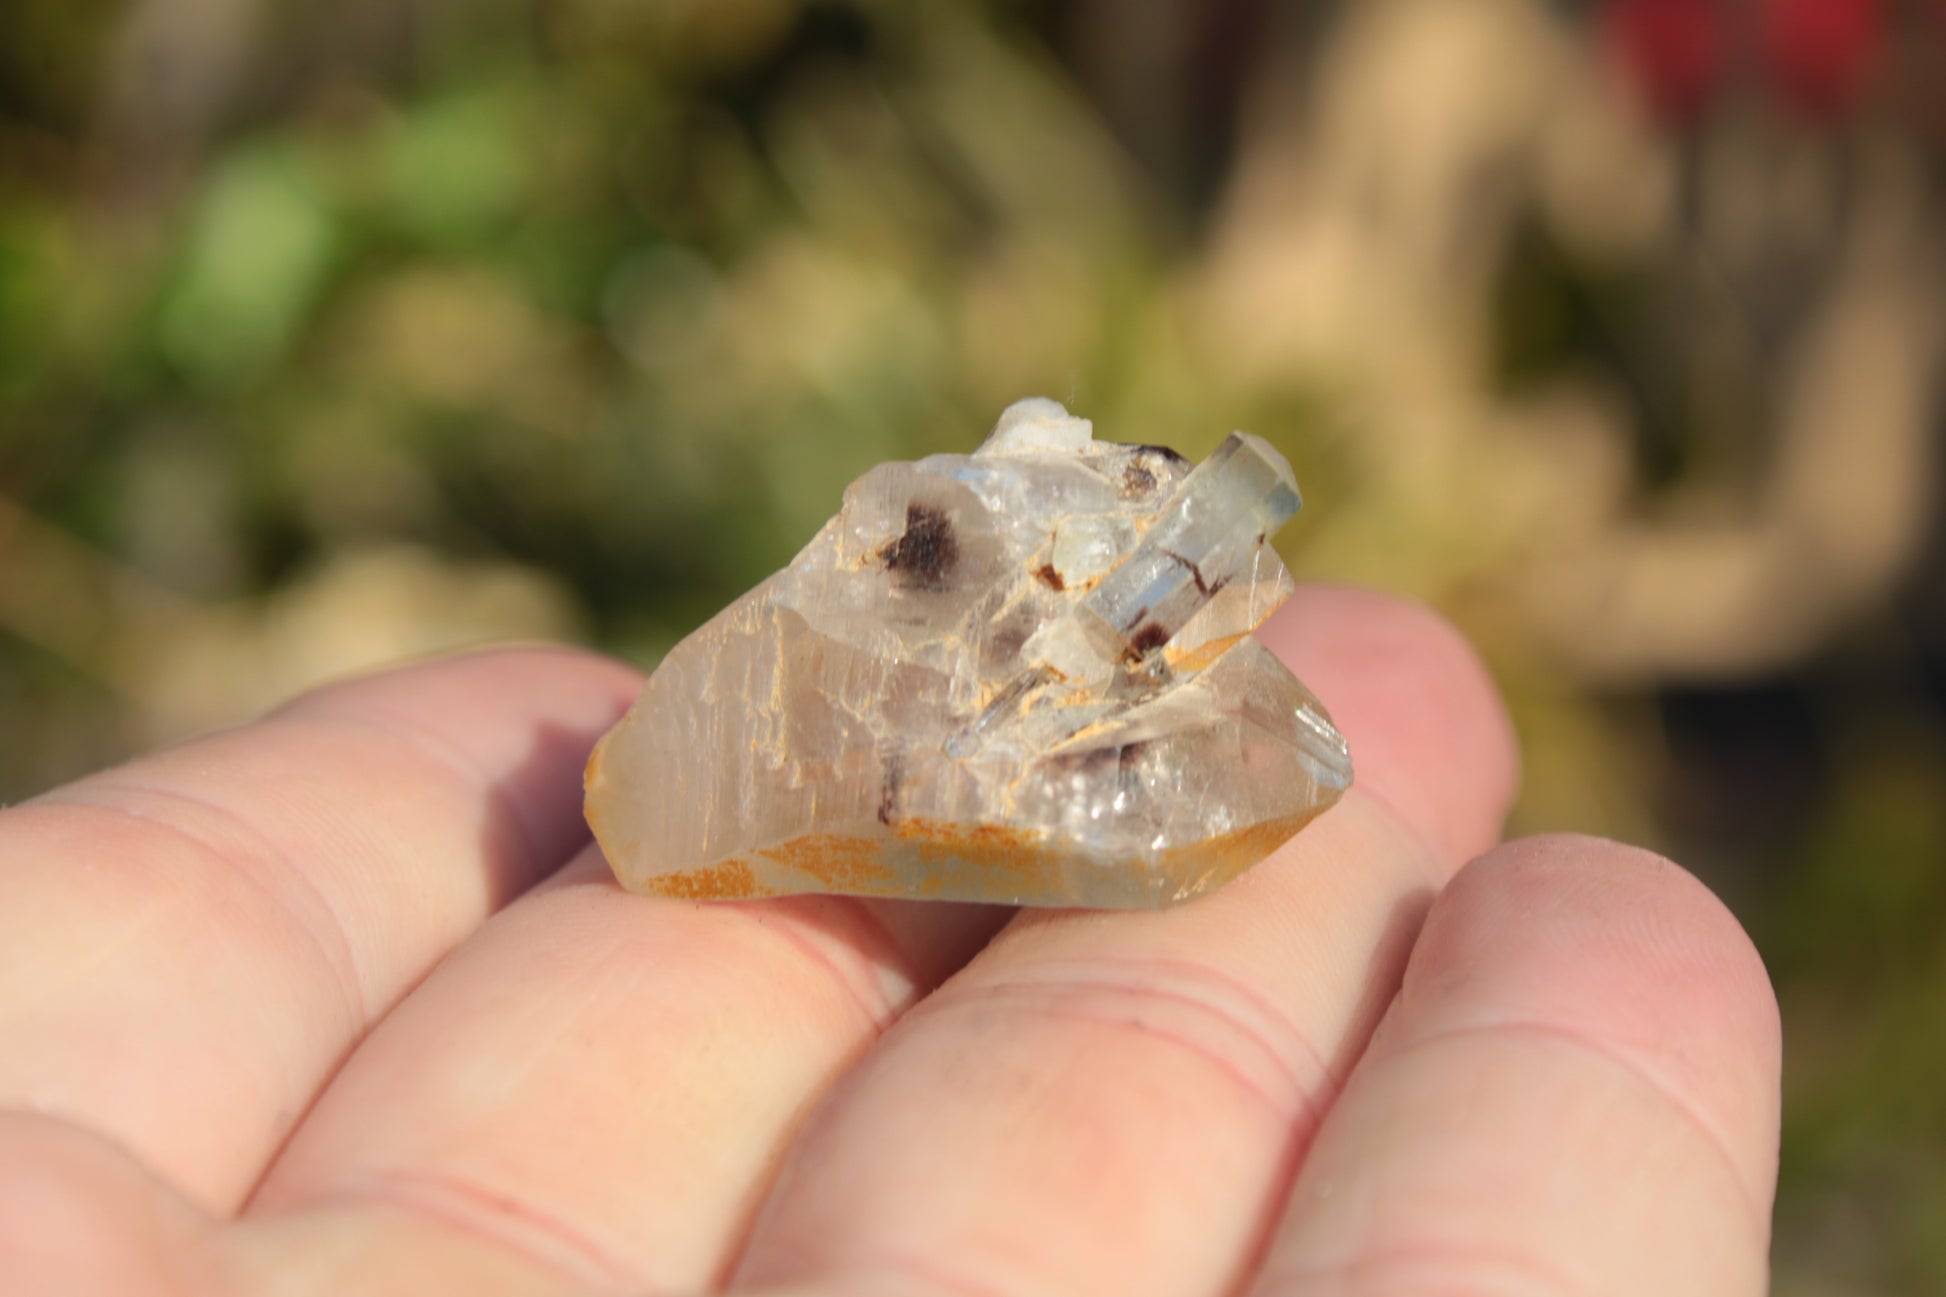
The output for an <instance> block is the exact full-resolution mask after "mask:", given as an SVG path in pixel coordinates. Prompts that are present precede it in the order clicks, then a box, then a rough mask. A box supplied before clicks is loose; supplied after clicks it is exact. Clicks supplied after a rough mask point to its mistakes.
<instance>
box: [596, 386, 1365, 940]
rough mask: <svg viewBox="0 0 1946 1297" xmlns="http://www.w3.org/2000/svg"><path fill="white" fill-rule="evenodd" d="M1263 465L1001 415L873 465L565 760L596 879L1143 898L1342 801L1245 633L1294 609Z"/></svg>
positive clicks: (1269, 472)
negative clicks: (936, 444)
mask: <svg viewBox="0 0 1946 1297" xmlns="http://www.w3.org/2000/svg"><path fill="white" fill-rule="evenodd" d="M1298 506H1299V499H1298V493H1297V484H1296V482H1295V480H1294V479H1293V478H1292V476H1291V471H1290V467H1289V465H1288V464H1286V463H1285V462H1284V459H1283V457H1282V456H1281V455H1279V454H1278V453H1277V452H1276V451H1275V450H1274V449H1272V448H1271V447H1270V446H1269V445H1268V444H1267V443H1266V442H1264V441H1263V440H1261V439H1260V438H1257V437H1253V436H1250V435H1248V434H1247V433H1237V434H1234V435H1233V436H1231V437H1230V438H1229V439H1228V440H1227V441H1225V442H1224V443H1223V444H1222V445H1221V446H1220V447H1218V449H1217V450H1216V452H1215V453H1214V454H1212V455H1211V456H1210V457H1209V459H1208V460H1206V461H1204V462H1203V463H1202V464H1200V465H1198V466H1196V467H1195V468H1193V469H1192V468H1191V467H1190V466H1189V465H1188V464H1187V463H1186V462H1185V461H1184V460H1183V459H1182V458H1181V457H1180V456H1178V455H1177V454H1176V453H1175V452H1173V451H1170V450H1166V449H1162V448H1160V447H1154V446H1127V445H1118V444H1115V443H1111V442H1100V441H1096V440H1094V438H1093V432H1092V428H1091V426H1090V424H1089V423H1088V421H1086V420H1084V419H1075V418H1071V417H1070V416H1069V415H1068V412H1067V411H1066V410H1064V409H1063V408H1062V407H1061V406H1059V405H1057V404H1056V403H1054V402H1052V401H1047V400H1029V401H1021V402H1019V403H1017V404H1016V405H1014V406H1012V407H1010V408H1009V409H1008V410H1007V411H1006V413H1005V414H1003V415H1002V416H1001V419H1000V422H999V424H998V426H997V427H995V429H994V431H993V433H992V435H991V436H989V437H988V438H987V440H986V443H985V444H984V445H982V446H981V447H980V448H979V449H978V450H977V451H975V452H974V453H973V454H971V455H934V456H931V457H930V458H927V459H923V460H920V461H918V462H917V463H893V464H882V465H880V466H879V467H877V468H875V469H873V470H871V471H870V472H868V473H866V474H865V476H863V477H861V478H860V479H858V481H856V482H854V483H853V484H852V485H851V487H850V488H849V489H848V490H847V491H846V492H845V499H844V506H843V508H842V510H841V511H840V512H839V514H838V516H837V517H836V518H833V519H832V520H831V521H830V522H829V523H827V524H826V525H825V527H824V529H823V530H822V531H820V532H819V533H818V535H817V536H816V537H815V538H814V539H813V540H812V541H811V543H810V544H809V545H808V546H806V547H805V549H804V551H803V552H802V553H800V554H799V555H798V556H797V558H796V559H795V560H793V561H792V563H791V564H790V566H789V567H787V568H785V569H784V570H783V571H781V572H779V573H777V574H776V575H775V576H773V577H771V578H770V579H769V580H768V581H765V582H764V583H763V584H762V585H760V586H758V587H757V588H756V589H755V590H753V591H751V592H750V593H749V594H747V595H745V596H744V597H743V598H741V599H739V600H738V601H737V602H736V603H734V604H732V605H731V606H730V607H729V608H727V609H725V610H724V611H723V612H722V613H720V614H718V615H717V616H716V617H715V618H714V619H713V620H711V621H710V622H709V623H708V624H707V625H705V626H703V627H702V628H701V629H700V630H698V631H696V632H695V633H694V634H693V635H691V636H690V637H689V638H688V639H686V640H684V641H683V642H682V643H681V644H678V645H677V646H676V647H675V648H674V649H673V650H672V651H671V652H670V653H669V655H668V657H667V658H665V659H664V661H663V663H662V665H661V666H660V668H658V669H657V671H656V672H655V674H654V675H653V676H652V677H651V678H650V680H649V683H648V686H647V687H646V688H645V689H644V691H643V694H642V697H641V699H640V701H638V702H637V703H636V705H635V707H634V708H633V709H632V710H631V711H630V712H629V714H628V716H627V717H625V718H624V719H623V720H622V722H621V723H620V724H618V725H617V726H616V727H615V728H614V729H613V730H612V731H610V732H609V734H608V735H607V736H606V737H605V738H603V740H602V742H601V744H600V746H598V747H597V748H596V750H595V753H594V756H593V758H592V759H591V760H590V762H589V765H588V778H587V785H588V819H589V823H590V824H591V825H593V827H594V830H595V833H596V836H597V838H598V839H599V840H600V842H601V845H602V848H603V850H604V851H606V853H607V855H608V859H609V861H610V862H611V863H612V865H613V866H614V868H615V872H616V875H617V876H618V877H619V878H620V879H621V881H622V882H623V883H624V884H625V885H627V886H628V887H629V888H631V889H632V890H635V891H639V892H647V893H654V894H661V895H675V896H691V897H747V896H769V895H778V894H783V893H791V892H848V893H857V894H865V895H877V896H908V897H939V898H948V899H956V900H975V901H993V902H1005V903H1009V904H1025V905H1073V906H1104V907H1117V908H1128V907H1148V906H1158V905H1166V904H1170V903H1172V902H1175V901H1179V900H1183V899H1185V898H1187V897H1190V896H1194V895H1196V894H1198V893H1200V892H1203V891H1207V890H1208V889H1210V888H1212V887H1215V886H1217V885H1219V884H1221V883H1222V882H1224V881H1226V880H1228V879H1229V878H1231V877H1234V876H1235V875H1236V874H1237V873H1239V872H1240V871H1242V870H1243V869H1245V868H1247V867H1249V866H1250V865H1251V864H1254V863H1255V862H1256V861H1257V860H1259V859H1261V858H1262V857H1263V856H1265V855H1266V854H1268V853H1269V852H1270V851H1271V850H1272V849H1274V848H1275V847H1276V846H1277V845H1278V844H1279V843H1281V842H1282V841H1283V840H1284V839H1286V838H1287V837H1289V836H1290V835H1291V834H1292V833H1294V832H1296V831H1297V830H1298V829H1299V828H1301V827H1302V826H1303V825H1304V824H1305V823H1306V822H1308V821H1309V820H1310V819H1312V818H1313V817H1314V816H1316V815H1318V814H1319V813H1321V812H1322V811H1324V810H1326V809H1327V808H1329V807H1330V806H1331V805H1332V804H1333V803H1334V802H1336V801H1337V799H1338V797H1339V795H1340V794H1341V793H1342V792H1343V791H1344V789H1345V788H1346V787H1347V786H1348V785H1349V783H1350V782H1351V764H1350V760H1349V757H1348V754H1347V752H1346V748H1345V743H1344V740H1343V738H1342V737H1340V735H1339V734H1338V732H1337V730H1336V729H1335V728H1333V726H1332V724H1331V720H1330V718H1329V717H1328V716H1327V715H1326V713H1325V711H1324V708H1323V707H1322V706H1321V705H1320V704H1319V702H1318V700H1317V699H1316V698H1315V697H1314V696H1313V695H1312V694H1311V692H1310V691H1309V690H1308V689H1306V688H1305V687H1304V686H1303V685H1302V684H1301V683H1299V682H1298V680H1297V679H1296V678H1295V677H1293V676H1292V675H1291V673H1290V672H1289V671H1288V670H1286V669H1285V668H1284V666H1283V665H1282V664H1281V663H1279V662H1278V661H1277V659H1276V658H1275V657H1273V656H1272V655H1271V654H1270V653H1269V652H1268V651H1267V650H1265V649H1264V648H1263V647H1262V646H1260V645H1259V644H1258V643H1257V642H1256V641H1255V640H1253V639H1251V638H1249V632H1250V631H1251V630H1252V629H1253V628H1254V627H1256V626H1257V625H1258V623H1260V622H1261V621H1262V620H1263V619H1264V618H1265V617H1266V616H1268V615H1269V613H1270V612H1271V610H1272V609H1274V608H1275V607H1276V606H1277V605H1278V604H1280V603H1281V602H1283V600H1284V599H1285V598H1286V597H1287V596H1288V595H1289V593H1290V591H1291V579H1290V576H1289V574H1288V573H1287V572H1286V571H1285V569H1284V565H1283V563H1282V562H1281V561H1280V560H1279V559H1278V557H1277V553H1276V551H1275V550H1274V549H1272V548H1271V546H1270V543H1269V538H1270V536H1271V535H1272V534H1273V533H1274V532H1275V531H1276V530H1277V528H1278V527H1280V526H1282V525H1283V523H1284V522H1286V521H1287V520H1288V519H1289V518H1290V517H1291V516H1292V515H1293V514H1294V513H1296V512H1297V509H1298Z"/></svg>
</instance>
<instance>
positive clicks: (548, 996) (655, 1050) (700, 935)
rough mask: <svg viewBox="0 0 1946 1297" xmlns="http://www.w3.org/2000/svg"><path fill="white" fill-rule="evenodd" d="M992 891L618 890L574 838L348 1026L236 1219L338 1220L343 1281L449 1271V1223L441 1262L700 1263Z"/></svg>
mask: <svg viewBox="0 0 1946 1297" xmlns="http://www.w3.org/2000/svg"><path fill="white" fill-rule="evenodd" d="M1005 913H1006V912H1005V911H998V910H992V909H988V908H986V907H979V906H964V905H925V904H917V903H902V902H880V901H871V902H867V901H861V900H858V899H855V898H850V897H820V896H804V897H786V898H779V899H776V900H772V901H762V902H739V903H724V902H715V903H704V902H696V901H681V900H667V899H658V898H647V897H640V896H632V895H629V894H627V893H625V892H623V891H621V890H620V889H619V888H618V887H617V886H616V884H615V882H614V880H613V878H612V877H611V876H610V874H609V872H608V869H607V866H606V865H605V863H604V862H603V861H602V860H601V858H600V856H599V854H598V853H596V852H595V851H594V850H592V849H590V851H589V852H588V853H587V855H586V856H584V857H583V858H582V859H581V860H580V861H579V862H577V863H576V864H575V865H573V866H571V867H570V868H569V869H568V870H566V871H564V873H563V874H562V875H560V876H559V877H558V878H557V879H555V880H553V881H551V882H550V883H548V884H546V885H544V886H543V887H542V888H540V889H537V890H536V891H535V892H533V893H531V894H530V895H528V896H526V897H524V898H522V899H521V900H520V901H519V902H517V903H515V904H514V905H513V906H511V907H509V908H508V909H507V910H506V911H505V912H504V913H502V914H501V915H499V916H497V917H496V918H495V919H494V920H493V921H492V922H490V923H488V924H487V926H486V927H485V928H484V929H483V930H482V931H481V932H480V933H479V934H478V935H477V936H475V937H474V938H473V939H472V940H471V941H469V942H467V943H466V944H465V945H464V946H462V947H461V948H460V949H459V950H458V951H456V952H455V953H454V954H453V955H452V956H451V957H450V958H448V959H447V961H446V962H445V963H443V964H442V965H441V966H440V967H439V968H438V969H437V970H436V971H435V972H434V973H433V975H432V976H431V977H430V978H429V979H428V980H427V982H426V983H425V985H424V986H422V987H420V988H419V989H418V990H417V991H415V992H414V993H413V994H412V995H411V996H409V997H408V998H407V999H406V1001H405V1002H404V1003H403V1004H402V1005H400V1007H399V1008H398V1009H397V1010H396V1011H395V1012H394V1013H393V1014H392V1016H391V1017H390V1018H388V1019H387V1020H386V1022H385V1023H384V1024H383V1025H381V1026H380V1027H379V1028H378V1030H377V1031H375V1032H374V1033H373V1034H372V1036H371V1037H370V1039H368V1040H367V1041H366V1042H365V1043H364V1044H363V1045H362V1046H361V1047H360V1048H359V1050H358V1051H357V1053H356V1054H354V1055H353V1056H352V1058H351V1059H350V1060H349V1062H348V1063H347V1065H346V1066H345V1068H344V1069H343V1071H342V1072H341V1074H340V1075H339V1077H338V1078H337V1080H336V1081H335V1082H334V1083H333V1085H332V1086H331V1088H330V1090H329V1091H327V1092H326V1094H325V1095H324V1096H323V1098H322V1099H321V1100H320V1101H319V1103H318V1105H317V1108H316V1110H315V1111H314V1112H313V1113H312V1114H311V1115H310V1116H309V1118H308V1119H307V1120H306V1121H305V1123H304V1124H303V1126H302V1127H301V1128H300V1129H299V1130H298V1131H297V1133H296V1135H295V1136H294V1137H293V1138H292V1140H291V1143H290V1146H289V1148H288V1149H287V1150H286V1151H285V1153H284V1154H283V1156H282V1157H281V1158H280V1159H279V1160H278V1162H277V1164H276V1166H275V1167H274V1168H272V1171H271V1173H270V1175H269V1176H268V1177H267V1178H266V1180H265V1182H264V1185H263V1187H262V1190H261V1191H260V1193H259V1194H258V1196H257V1199H256V1200H255V1202H254V1203H253V1206H252V1211H251V1215H250V1216H249V1217H247V1218H246V1219H252V1220H257V1221H263V1222H265V1223H266V1226H267V1227H274V1228H276V1229H278V1230H279V1231H280V1232H281V1233H282V1235H283V1236H284V1237H287V1238H292V1239H298V1240H302V1241H303V1243H302V1246H304V1247H308V1248H331V1249H344V1248H347V1247H351V1246H353V1245H352V1244H350V1243H347V1242H346V1240H358V1239H362V1247H363V1249H364V1250H363V1251H361V1252H359V1253H358V1259H357V1262H356V1266H355V1269H356V1272H357V1273H358V1274H360V1275H363V1276H366V1277H368V1278H369V1277H372V1276H377V1275H381V1274H383V1273H386V1272H388V1271H391V1270H395V1269H397V1268H399V1267H401V1266H406V1267H408V1268H410V1269H411V1270H412V1271H413V1272H414V1273H420V1274H426V1275H434V1274H440V1275H450V1274H452V1273H453V1271H452V1270H451V1269H450V1267H453V1266H457V1265H460V1264H461V1263H462V1260H463V1259H464V1258H466V1257H467V1256H468V1255H469V1250H468V1249H467V1248H466V1247H464V1246H458V1245H456V1243H455V1239H456V1237H457V1238H458V1239H459V1240H462V1241H470V1242H471V1243H472V1244H473V1245H474V1246H473V1247H472V1248H471V1252H470V1254H472V1255H473V1259H472V1260H470V1261H466V1262H465V1263H466V1264H480V1262H479V1260H478V1254H484V1255H485V1256H488V1257H491V1256H493V1255H496V1254H499V1253H502V1252H514V1253H518V1254H520V1255H523V1256H525V1257H527V1258H528V1259H530V1260H537V1261H539V1262H541V1263H542V1264H544V1265H545V1266H547V1267H548V1268H550V1269H552V1270H553V1271H555V1272H557V1273H559V1274H562V1275H565V1276H568V1277H570V1278H573V1279H576V1280H578V1281H581V1282H585V1283H588V1284H591V1285H594V1286H597V1287H628V1288H646V1289H652V1290H656V1291H675V1290H682V1289H688V1288H696V1287H700V1286H703V1285H705V1284H707V1283H709V1282H710V1281H711V1279H712V1278H713V1277H714V1276H715V1275H716V1274H717V1273H718V1272H719V1271H720V1270H721V1268H722V1266H723V1264H724V1261H725V1258H726V1257H727V1255H728V1254H729V1251H730V1249H731V1248H732V1247H733V1245H734V1242H735V1240H736V1239H737V1237H739V1235H740V1233H741V1231H742V1229H743V1227H744V1224H745V1222H746V1221H747V1218H748V1215H749V1211H750V1209H751V1206H752V1203H753V1200H754V1196H755V1194H756V1193H757V1192H758V1190H759V1188H760V1186H761V1185H762V1184H763V1183H764V1181H765V1180H766V1179H767V1176H768V1172H769V1170H770V1168H771V1167H772V1166H773V1165H774V1164H775V1162H776V1159H777V1157H778V1155H779V1151H780V1149H781V1148H782V1146H783V1144H784V1143H785V1142H786V1141H787V1139H788V1138H789V1135H790V1132H791V1131H792V1129H793V1128H794V1127H795V1125H796V1123H797V1120H798V1118H799V1116H800V1114H801V1112H802V1110H803V1107H804V1105H805V1104H806V1102H807V1101H808V1100H809V1098H810V1097H811V1096H813V1095H814V1094H816V1093H817V1092H818V1091H819V1090H820V1089H822V1088H823V1087H824V1086H825V1085H826V1084H827V1083H828V1082H829V1080H830V1079H831V1077H832V1076H834V1075H835V1074H836V1073H837V1072H839V1071H840V1070H842V1069H843V1068H844V1067H845V1066H846V1065H847V1064H849V1063H850V1062H851V1061H852V1059H854V1058H855V1057H856V1056H857V1055H858V1053H859V1052H860V1051H862V1050H864V1049H865V1048H867V1047H868V1046H869V1045H870V1044H871V1043H872V1042H873V1041H874V1040H875V1039H876V1038H877V1036H878V1033H879V1032H880V1031H881V1030H882V1029H883V1028H884V1026H885V1025H886V1024H887V1023H888V1022H889V1021H890V1020H891V1019H892V1018H893V1017H894V1016H896V1015H897V1014H898V1013H899V1012H900V1011H901V1010H902V1009H903V1008H904V1006H906V1005H907V1004H909V1003H910V1002H911V1001H912V1000H913V999H915V998H916V997H917V996H918V995H919V994H921V993H923V991H924V990H926V989H927V988H929V987H930V986H932V985H933V984H934V983H935V982H937V981H938V979H939V978H941V977H943V976H944V975H945V974H946V973H947V972H949V971H951V970H952V969H953V968H955V967H957V966H958V965H959V964H960V963H962V962H964V960H965V959H966V958H967V957H968V956H970V955H971V954H972V952H973V950H974V949H975V948H977V946H978V945H979V944H980V943H981V942H982V941H984V940H985V938H986V937H987V935H989V934H990V932H991V931H992V929H993V928H995V927H997V926H998V925H999V923H1000V922H1001V921H1002V919H1003V918H1004V915H1005ZM353 1286H354V1287H357V1285H353ZM435 1286H438V1287H440V1288H441V1289H442V1290H444V1288H445V1287H446V1286H447V1285H446V1284H445V1283H444V1281H443V1280H442V1281H441V1283H440V1284H439V1285H435Z"/></svg>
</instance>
